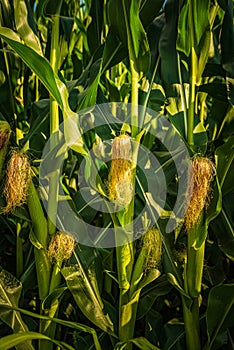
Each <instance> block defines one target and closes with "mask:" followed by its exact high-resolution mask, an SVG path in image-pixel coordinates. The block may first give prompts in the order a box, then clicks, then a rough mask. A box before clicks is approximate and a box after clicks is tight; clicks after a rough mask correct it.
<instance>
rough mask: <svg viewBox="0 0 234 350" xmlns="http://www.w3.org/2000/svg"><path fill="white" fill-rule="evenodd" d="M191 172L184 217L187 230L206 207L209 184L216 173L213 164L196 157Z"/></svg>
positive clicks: (206, 159) (208, 197)
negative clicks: (190, 186) (189, 197)
mask: <svg viewBox="0 0 234 350" xmlns="http://www.w3.org/2000/svg"><path fill="white" fill-rule="evenodd" d="M192 170H193V176H192V181H193V189H192V196H191V200H190V203H189V206H188V209H187V212H186V215H185V227H186V229H187V230H189V229H191V228H192V227H193V226H194V224H195V223H196V222H197V221H198V218H199V215H200V213H201V211H202V210H203V208H204V207H206V206H208V204H209V199H210V191H211V182H212V180H213V178H214V176H215V173H216V170H215V166H214V164H213V163H212V161H211V160H210V159H209V158H206V157H204V158H203V157H196V158H195V159H194V160H193V163H192Z"/></svg>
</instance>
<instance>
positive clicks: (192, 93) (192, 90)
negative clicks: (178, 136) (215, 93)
mask: <svg viewBox="0 0 234 350" xmlns="http://www.w3.org/2000/svg"><path fill="white" fill-rule="evenodd" d="M193 17H194V16H193V3H192V1H191V0H190V3H189V21H190V42H191V67H190V87H189V110H188V144H189V146H190V147H191V149H192V150H193V148H194V137H193V129H194V116H195V104H196V83H197V62H198V59H197V53H196V48H195V33H194V25H195V23H194V18H193Z"/></svg>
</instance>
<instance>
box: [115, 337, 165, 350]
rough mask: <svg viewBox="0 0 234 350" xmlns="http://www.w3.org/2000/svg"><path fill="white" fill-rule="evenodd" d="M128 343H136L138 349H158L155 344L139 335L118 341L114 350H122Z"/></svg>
mask: <svg viewBox="0 0 234 350" xmlns="http://www.w3.org/2000/svg"><path fill="white" fill-rule="evenodd" d="M129 343H131V344H134V345H136V346H137V347H138V349H142V350H159V348H158V347H157V346H155V345H153V344H151V343H150V342H149V341H148V340H147V339H146V338H144V337H139V338H135V339H130V340H128V341H123V342H119V343H117V344H116V345H115V347H114V350H123V349H125V348H126V347H127V345H128V344H129Z"/></svg>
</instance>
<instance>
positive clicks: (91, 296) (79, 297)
mask: <svg viewBox="0 0 234 350" xmlns="http://www.w3.org/2000/svg"><path fill="white" fill-rule="evenodd" d="M62 274H63V276H64V278H65V280H66V283H67V286H68V288H69V290H70V291H71V293H72V295H73V297H74V299H75V301H76V303H77V305H78V306H79V308H80V309H81V311H82V312H83V314H84V315H85V316H86V317H87V318H88V319H89V320H90V321H91V322H93V323H94V324H96V325H97V326H98V327H99V328H100V329H102V330H104V331H105V332H107V333H110V334H113V332H114V326H113V322H112V321H111V319H110V316H109V315H108V314H107V313H106V312H105V310H104V304H103V302H102V299H101V296H100V294H99V291H98V289H97V286H96V287H95V286H94V285H93V284H92V283H91V281H90V279H93V281H94V280H95V277H94V276H92V275H91V274H90V275H87V274H86V273H85V272H84V270H83V269H82V267H81V264H80V263H79V265H72V266H69V267H64V268H63V269H62Z"/></svg>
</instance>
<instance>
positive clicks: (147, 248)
mask: <svg viewBox="0 0 234 350" xmlns="http://www.w3.org/2000/svg"><path fill="white" fill-rule="evenodd" d="M141 246H142V250H143V251H144V254H145V266H144V270H145V271H147V270H150V269H154V268H156V267H157V266H158V265H159V264H160V262H161V258H162V238H161V234H160V232H159V230H158V229H156V228H155V227H152V228H151V229H150V230H149V231H147V232H146V233H145V234H144V235H143V236H142V238H141Z"/></svg>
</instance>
